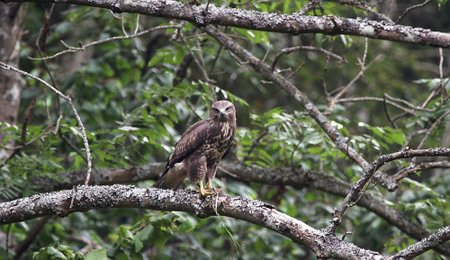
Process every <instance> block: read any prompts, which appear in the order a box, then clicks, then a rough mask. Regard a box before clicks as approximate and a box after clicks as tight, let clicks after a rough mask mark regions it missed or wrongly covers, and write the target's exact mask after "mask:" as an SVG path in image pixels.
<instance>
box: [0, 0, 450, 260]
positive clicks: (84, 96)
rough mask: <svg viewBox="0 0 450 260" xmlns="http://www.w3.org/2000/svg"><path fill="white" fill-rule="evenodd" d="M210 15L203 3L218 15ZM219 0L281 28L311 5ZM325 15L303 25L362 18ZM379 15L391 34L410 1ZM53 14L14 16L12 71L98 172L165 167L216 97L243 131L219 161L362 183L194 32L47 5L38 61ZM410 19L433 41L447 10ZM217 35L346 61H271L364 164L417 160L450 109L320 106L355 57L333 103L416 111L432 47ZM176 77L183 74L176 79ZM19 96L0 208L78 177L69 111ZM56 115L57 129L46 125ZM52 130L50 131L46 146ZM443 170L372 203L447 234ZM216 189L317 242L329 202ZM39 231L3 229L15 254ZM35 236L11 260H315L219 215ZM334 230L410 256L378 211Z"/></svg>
mask: <svg viewBox="0 0 450 260" xmlns="http://www.w3.org/2000/svg"><path fill="white" fill-rule="evenodd" d="M184 2H188V1H184ZM222 2H223V1H218V0H217V1H211V3H213V4H216V5H221V4H222ZM226 2H227V4H228V5H233V6H235V7H236V8H242V9H251V10H259V11H264V12H283V13H289V14H290V13H295V12H298V11H299V10H300V9H301V7H302V6H304V4H305V3H306V2H307V1H290V0H283V1H281V0H280V1H229V0H228V1H226ZM337 2H338V1H323V2H322V8H323V9H322V10H320V8H317V9H315V10H313V11H310V12H309V13H308V14H309V15H338V16H343V17H350V18H357V17H361V18H363V17H367V18H369V19H373V18H374V17H373V15H372V14H370V13H367V12H365V11H363V10H360V9H357V8H354V7H351V6H348V5H340V4H338V3H337ZM374 2H381V1H374ZM384 2H391V3H390V4H389V3H384ZM384 2H383V3H382V4H379V5H374V6H373V8H372V11H374V12H377V11H380V12H383V13H385V14H387V15H388V16H390V17H391V18H393V19H394V20H395V18H396V17H398V16H399V15H400V14H401V13H402V12H403V10H405V9H406V7H408V6H410V5H412V4H413V3H412V2H414V3H416V2H417V3H419V2H420V1H384ZM49 9H50V5H47V4H27V5H26V13H27V15H26V18H25V23H24V29H25V34H24V36H23V38H22V42H21V46H20V47H21V52H20V53H21V60H20V67H21V68H22V69H23V70H25V71H28V72H30V73H32V74H33V75H36V76H39V77H41V78H43V79H45V80H46V81H48V82H50V83H52V84H54V85H55V86H57V87H58V88H59V89H60V90H61V91H62V92H64V93H66V94H69V95H70V96H71V97H72V99H73V100H74V102H75V105H76V106H77V108H78V110H79V112H80V114H81V118H82V120H83V122H84V124H85V126H86V127H87V130H88V138H89V141H90V145H91V149H92V154H93V160H94V167H95V168H97V169H99V168H124V167H127V166H131V165H140V164H145V163H148V162H155V161H157V162H160V161H165V160H166V158H167V157H168V155H169V154H170V152H171V151H172V149H173V145H174V144H175V142H176V141H177V140H178V138H179V137H180V134H181V133H182V132H183V131H184V130H185V129H186V128H187V127H188V126H189V125H190V124H192V123H194V122H195V121H197V120H199V119H200V118H205V117H206V116H207V110H208V107H209V106H210V104H211V102H212V101H213V99H214V96H216V97H217V98H219V99H222V98H226V99H229V100H231V101H233V102H234V103H235V104H236V106H237V111H238V126H239V129H238V133H237V137H236V141H235V146H234V148H233V152H232V154H231V155H230V156H229V157H228V158H227V159H228V160H235V161H238V162H239V163H245V164H246V165H251V166H255V167H256V166H257V167H266V168H278V167H301V168H303V169H307V170H320V171H323V172H325V173H327V174H329V175H332V176H335V177H337V178H339V179H342V180H344V181H347V182H355V181H356V180H357V179H358V176H360V174H361V170H360V168H359V167H357V166H356V165H354V164H353V162H351V161H350V160H349V159H348V158H346V157H345V156H344V154H343V153H342V152H341V151H339V150H338V149H336V148H335V146H334V145H333V143H332V142H331V140H330V139H329V138H328V137H327V136H326V134H325V133H324V132H323V131H322V130H321V129H320V128H319V127H318V126H317V124H316V123H315V122H314V121H313V120H312V119H311V118H309V117H308V115H307V114H305V113H304V111H303V109H302V107H301V106H300V105H299V104H298V103H297V102H296V101H295V99H294V98H293V97H291V96H289V95H288V94H287V93H285V92H283V91H282V90H281V89H280V88H279V87H277V86H276V85H274V84H272V83H271V82H267V81H264V79H263V78H262V77H261V75H258V74H257V73H255V72H254V71H253V70H252V69H251V68H249V67H247V66H246V65H245V64H243V63H242V62H241V61H239V60H238V59H237V58H236V57H234V56H233V55H232V54H230V53H229V52H227V51H226V50H223V49H222V48H221V47H220V46H219V45H218V43H217V42H216V41H214V40H213V39H212V38H211V37H209V36H208V35H206V34H205V33H204V32H203V31H202V30H201V29H198V28H196V27H195V26H193V25H191V24H189V23H186V22H180V21H170V20H167V19H160V18H155V17H145V16H139V15H136V14H127V13H123V14H116V13H113V12H111V11H109V10H103V9H95V8H90V7H81V6H75V5H56V6H55V10H54V11H53V13H52V15H51V17H50V19H49V21H48V22H49V24H50V32H49V34H48V37H47V38H46V41H45V45H44V46H43V47H44V48H43V49H42V51H39V50H38V48H37V47H36V40H37V38H38V35H39V31H40V30H41V27H42V24H43V21H44V14H45V12H48V11H49ZM419 10H420V11H419ZM419 10H417V11H412V12H410V13H409V14H408V15H406V16H405V17H404V18H403V19H402V20H401V24H405V25H411V26H417V27H424V28H429V29H432V30H437V31H448V28H450V16H449V15H448V14H449V13H450V7H449V5H448V4H445V1H442V0H441V1H431V3H430V4H428V5H427V6H425V7H423V8H421V9H419ZM160 25H172V26H178V27H179V28H180V30H179V31H178V30H177V29H174V28H172V29H166V30H157V31H154V32H152V33H150V34H145V35H143V36H141V37H138V38H133V39H124V40H116V41H111V42H108V43H105V44H100V45H96V46H94V47H90V48H86V49H85V50H84V51H80V52H76V53H73V54H65V55H61V56H58V57H57V58H55V59H51V60H48V61H45V62H44V61H42V60H32V59H30V57H35V58H38V57H42V56H47V55H52V54H54V53H57V52H59V51H61V50H63V49H64V48H65V44H67V45H69V46H74V47H78V46H82V45H85V44H87V43H89V42H92V41H96V40H100V39H106V38H108V37H113V36H120V35H124V34H128V35H129V34H133V33H134V32H135V31H142V30H145V29H148V28H151V27H155V26H160ZM222 29H223V30H225V31H226V32H227V33H229V34H230V35H233V37H234V39H235V40H236V41H238V42H239V43H240V44H241V45H242V46H244V47H245V48H246V49H248V50H249V51H251V52H252V53H253V54H254V55H255V56H257V57H259V58H261V59H264V60H265V61H266V62H267V63H268V64H270V65H271V64H272V63H273V62H274V59H275V57H276V55H277V54H278V53H279V52H280V51H281V50H282V49H283V48H287V47H292V46H300V45H308V46H309V45H310V46H315V47H320V48H324V49H326V50H329V51H332V52H333V53H335V54H337V55H339V56H341V57H343V58H345V60H346V61H347V62H345V63H342V62H338V61H337V60H335V59H333V58H330V57H326V55H323V54H322V53H319V52H308V51H299V52H293V53H290V54H285V55H283V56H282V57H281V58H280V59H279V60H278V61H277V64H276V69H277V70H279V71H281V73H282V74H283V75H285V76H287V77H289V78H290V80H291V81H292V82H294V83H295V84H296V85H297V86H298V87H299V88H300V89H301V90H302V91H303V92H304V93H306V94H307V95H308V96H309V97H310V98H311V99H312V100H313V101H314V102H315V103H316V104H317V105H318V106H319V107H320V108H321V109H322V110H323V111H324V112H326V113H327V114H328V116H329V119H330V120H332V123H333V124H334V125H335V126H336V127H337V128H338V129H339V131H341V132H342V133H343V134H344V135H345V136H348V137H349V145H351V146H352V147H353V148H355V149H356V150H357V151H358V152H360V153H361V154H362V155H364V157H365V158H366V159H367V160H369V161H372V160H374V159H376V158H377V156H379V155H380V154H384V153H390V152H395V151H398V150H399V149H401V148H402V147H406V146H409V147H411V148H415V147H417V146H418V144H419V143H420V141H421V140H422V138H423V136H424V129H428V128H429V127H430V125H432V124H433V123H434V122H435V121H436V119H437V118H440V117H442V116H443V114H445V113H446V111H448V109H449V102H448V99H447V93H445V94H443V95H442V97H441V96H439V95H438V96H437V97H435V98H433V99H432V100H431V101H430V102H429V103H428V104H427V105H426V106H424V108H425V109H427V111H425V110H414V111H413V113H410V114H406V115H405V114H404V111H402V110H401V109H398V108H396V107H392V106H389V105H388V112H386V109H385V108H384V104H383V102H375V101H363V102H348V103H347V102H343V103H337V104H335V105H334V106H332V107H330V106H328V105H329V103H328V102H329V101H330V98H332V95H333V94H336V93H337V92H339V91H340V90H342V88H343V87H344V86H346V85H347V84H348V83H349V82H351V81H352V79H354V78H355V76H356V75H357V74H358V73H359V72H360V71H361V65H360V61H361V60H362V59H363V56H366V58H365V64H366V66H367V67H366V69H365V71H364V73H363V75H362V76H361V77H359V78H357V80H355V82H354V83H353V84H352V85H351V86H350V87H349V90H348V92H346V94H345V97H349V98H350V97H377V98H383V97H384V96H385V95H389V96H391V97H395V98H400V99H404V100H406V101H408V102H410V103H411V104H414V105H415V106H420V105H422V104H423V103H424V101H425V100H426V99H427V97H428V96H429V95H430V92H431V91H433V90H436V89H437V88H438V86H439V83H440V82H441V81H440V80H441V79H440V78H439V68H438V64H439V52H438V49H437V48H432V47H423V46H417V45H413V44H405V43H395V42H388V41H378V40H368V41H367V47H366V41H365V39H364V38H360V37H353V36H326V35H322V34H302V35H287V34H278V33H268V32H261V31H249V30H243V29H238V28H222ZM62 42H64V43H62ZM365 53H366V54H365ZM444 54H445V55H446V57H447V59H446V60H445V61H444V68H445V72H446V74H445V75H446V76H447V77H448V68H449V64H450V62H449V59H448V57H450V55H449V54H450V53H449V51H448V50H444ZM186 63H188V66H186V67H185V68H184V69H185V71H182V69H183V64H186ZM368 64H370V65H368ZM200 67H202V69H201V68H200ZM49 72H50V73H49ZM446 80H447V81H446V85H445V90H446V91H447V92H448V91H449V90H450V83H448V82H449V81H448V78H447V79H446ZM23 86H24V87H23V91H22V99H21V111H20V112H19V114H20V116H19V120H18V122H22V121H23V120H24V114H25V110H26V109H27V108H28V107H30V104H32V103H33V102H34V101H33V100H35V102H36V105H35V108H34V110H33V112H32V115H31V117H30V120H31V121H30V123H29V125H28V127H27V136H26V141H27V142H30V144H29V145H27V146H26V147H25V148H24V149H22V150H21V151H20V153H19V154H17V155H15V156H14V157H13V158H12V159H10V160H8V161H6V162H1V164H2V167H1V174H0V199H1V200H10V199H14V198H17V197H23V196H29V195H31V194H34V193H35V192H36V191H35V189H36V187H34V186H33V184H32V182H30V181H29V179H30V177H32V176H46V177H51V178H55V179H58V174H59V173H63V172H68V171H78V170H83V169H85V168H86V162H85V160H84V149H83V145H82V141H81V137H80V132H79V130H78V128H77V125H76V121H75V119H74V117H73V114H72V112H71V110H70V107H69V106H68V105H67V104H66V103H65V102H64V101H62V100H59V99H58V97H57V96H55V95H54V94H53V93H51V92H50V91H49V90H48V89H45V88H44V87H43V86H42V85H40V84H39V83H38V82H36V81H34V80H31V79H28V78H24V79H23ZM404 106H405V107H408V106H407V105H404ZM387 113H388V114H389V115H390V117H391V119H390V120H389V119H388V118H387V116H386V115H387ZM60 115H62V116H63V117H62V118H61V120H60V121H58V118H59V117H60ZM392 118H393V119H395V120H393V119H392ZM57 121H58V123H59V131H57V133H54V132H53V131H52V130H53V129H54V128H55V124H56V122H57ZM393 121H394V122H393ZM447 122H448V116H446V115H444V117H443V119H442V121H441V122H440V123H439V125H438V126H437V127H436V128H435V129H434V131H433V132H432V133H431V135H430V137H429V138H428V139H427V140H426V142H425V144H424V147H433V146H448V143H449V138H448V136H449V130H448V123H447ZM21 130H22V129H21V125H20V124H19V125H18V126H12V125H8V124H5V123H1V124H0V131H2V132H3V133H6V134H7V135H6V137H5V139H4V143H5V144H6V143H8V141H9V140H15V141H16V143H18V142H20V140H21V137H20V136H21ZM408 165H409V162H404V161H403V162H400V161H399V162H396V163H391V164H390V165H389V166H388V168H385V170H386V171H387V172H395V171H396V170H398V169H400V168H401V167H406V166H408ZM441 172H444V170H440V171H439V170H434V171H426V172H424V173H423V175H417V176H413V177H411V179H406V180H405V181H403V183H402V184H401V187H400V188H399V189H398V190H397V191H395V192H393V193H389V192H387V191H386V190H385V189H383V188H380V187H378V186H375V187H373V188H372V191H373V193H374V194H376V195H377V196H379V197H380V198H382V199H384V200H385V201H386V202H387V203H389V204H390V205H391V206H392V207H395V208H397V209H399V210H400V211H402V212H405V217H406V218H408V219H409V220H411V221H413V222H417V223H420V224H421V225H423V226H424V227H426V228H427V229H429V230H430V231H433V230H436V229H437V228H438V227H441V226H444V225H448V224H449V223H448V219H449V218H448V217H449V216H448V212H450V206H449V194H450V191H449V188H448V187H449V185H450V175H449V174H448V171H447V173H446V174H441ZM216 182H217V183H216V185H218V186H221V187H223V188H224V189H225V190H226V191H227V192H228V193H230V194H231V195H238V196H244V197H249V198H253V199H260V200H264V201H268V202H270V203H273V204H275V205H276V206H277V207H278V208H279V209H280V210H281V211H282V212H285V213H287V214H288V215H290V216H292V217H295V218H298V219H300V220H302V221H305V222H306V223H307V224H309V225H311V226H313V227H315V228H322V227H324V226H325V225H327V224H328V221H329V219H330V216H331V215H330V213H331V212H332V209H333V207H335V206H336V205H337V204H338V203H340V201H341V198H338V197H335V196H334V195H331V194H326V193H324V192H319V191H317V190H314V189H308V188H304V189H301V190H297V189H294V188H291V187H276V186H268V185H262V184H258V183H239V182H236V181H231V180H225V179H222V180H220V179H219V180H217V181H216ZM152 183H153V181H146V182H141V183H137V184H136V185H140V186H150V185H151V184H152ZM191 188H192V187H191ZM39 221H40V220H34V221H27V222H23V223H17V224H12V225H10V226H3V227H2V229H3V231H5V232H6V231H7V230H9V232H10V234H11V236H12V238H13V239H12V242H13V243H15V244H20V243H21V241H23V240H24V239H25V238H26V236H27V234H29V233H30V232H31V230H32V229H33V227H34V226H35V225H37V223H38V222H39ZM45 223H46V225H45V227H44V229H43V230H42V232H41V233H40V234H39V235H38V236H37V238H36V240H35V241H34V242H33V243H32V245H31V249H30V250H29V251H28V252H27V253H25V254H24V256H23V257H25V258H30V257H33V258H34V259H83V258H84V259H106V258H107V257H108V258H111V259H180V258H195V259H210V258H213V259H224V258H226V259H236V258H242V259H257V258H259V259H262V258H263V259H299V258H302V259H309V258H314V256H313V255H311V252H309V251H308V250H307V249H306V248H303V247H301V246H298V245H296V244H294V243H293V242H292V241H290V240H289V239H287V238H284V237H282V236H280V235H278V234H275V233H274V232H271V231H269V230H266V229H263V228H260V227H258V226H255V225H252V224H249V223H244V222H242V221H236V220H233V219H229V218H224V217H216V218H208V219H197V218H195V217H193V216H190V215H188V214H185V213H177V212H173V213H169V212H163V213H161V212H153V211H144V210H137V209H114V210H94V211H90V212H86V213H75V214H71V215H70V216H68V217H66V218H49V219H47V220H46V222H45ZM346 231H351V232H352V234H351V235H348V236H347V237H346V239H347V240H349V241H352V242H354V243H356V244H358V245H360V246H362V247H365V248H368V249H373V250H377V251H382V252H384V253H392V252H397V251H399V250H401V249H403V248H405V247H406V246H407V245H409V244H411V243H412V242H413V240H412V239H411V238H409V237H407V236H406V235H405V234H403V233H402V232H400V231H399V230H398V229H396V228H394V227H392V226H391V225H390V224H389V223H387V222H386V221H384V220H383V219H380V218H379V217H378V216H376V215H375V214H374V213H371V212H368V211H367V210H365V209H362V208H358V207H355V208H353V209H352V210H350V211H349V212H348V214H347V215H346V218H345V220H344V224H343V225H342V227H341V228H340V229H339V232H342V233H345V232H346ZM383 250H384V251H383ZM4 254H5V248H4V245H0V255H4ZM10 254H11V252H10ZM422 257H423V258H428V259H435V257H436V255H435V253H432V252H429V253H427V254H425V255H424V256H422Z"/></svg>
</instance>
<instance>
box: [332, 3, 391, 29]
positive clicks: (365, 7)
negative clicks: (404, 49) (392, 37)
mask: <svg viewBox="0 0 450 260" xmlns="http://www.w3.org/2000/svg"><path fill="white" fill-rule="evenodd" d="M331 1H332V2H337V3H339V4H341V5H350V6H354V7H356V8H358V9H361V10H364V11H366V12H368V13H369V14H371V15H373V16H375V17H376V19H378V20H383V21H387V22H390V23H393V22H392V20H391V18H389V16H387V15H385V14H382V13H378V12H374V11H372V7H371V6H369V5H368V4H367V3H366V1H356V0H331Z"/></svg>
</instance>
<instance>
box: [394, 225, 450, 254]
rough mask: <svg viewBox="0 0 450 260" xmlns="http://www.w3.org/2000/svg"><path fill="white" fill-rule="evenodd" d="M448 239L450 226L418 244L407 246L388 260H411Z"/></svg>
mask: <svg viewBox="0 0 450 260" xmlns="http://www.w3.org/2000/svg"><path fill="white" fill-rule="evenodd" d="M449 239H450V226H446V227H443V228H440V229H438V230H437V231H436V232H435V233H433V234H431V235H430V236H429V237H427V238H424V239H422V240H420V241H419V242H417V243H415V244H413V245H410V246H408V247H407V248H405V249H403V250H402V251H400V252H398V253H397V254H395V255H393V256H392V257H390V258H389V259H390V260H394V259H395V260H397V259H413V258H414V257H416V256H418V255H420V254H422V253H424V252H426V251H427V250H429V249H430V248H431V247H433V246H436V245H440V244H442V243H444V242H445V241H448V240H449Z"/></svg>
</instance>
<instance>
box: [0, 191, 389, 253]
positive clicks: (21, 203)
mask: <svg viewBox="0 0 450 260" xmlns="http://www.w3.org/2000/svg"><path fill="white" fill-rule="evenodd" d="M72 200H73V204H72V207H70V205H71V201H72ZM101 208H145V209H152V210H164V211H185V212H189V213H193V214H196V215H197V216H199V217H209V216H216V215H221V216H228V217H232V218H236V219H241V220H244V221H247V222H250V223H253V224H257V225H260V226H263V227H266V228H268V229H271V230H273V231H275V232H278V233H280V234H282V235H284V236H286V237H289V238H291V239H292V240H293V241H295V242H297V243H300V244H304V245H306V246H307V247H309V248H310V249H311V250H312V251H314V253H316V254H317V255H318V256H319V257H321V258H328V257H334V258H339V259H380V258H381V255H379V254H378V253H377V252H373V251H370V250H365V249H362V248H359V247H357V246H356V245H354V244H352V243H349V242H346V241H344V240H340V239H338V238H336V237H334V236H326V235H325V234H324V233H322V232H320V231H319V230H317V229H314V228H312V227H310V226H308V225H307V224H305V223H304V222H302V221H299V220H297V219H294V218H292V217H290V216H288V215H286V214H283V213H281V212H279V211H277V210H276V209H274V208H273V206H271V205H268V204H266V203H264V202H261V201H256V200H251V199H245V198H240V197H230V196H227V195H219V194H218V195H216V196H209V197H206V198H203V197H201V196H200V195H199V194H198V193H196V192H193V191H189V190H179V191H172V190H162V189H156V188H136V187H133V186H124V185H112V186H79V187H78V188H77V189H76V190H75V191H74V190H64V191H59V192H52V193H46V194H39V195H34V196H32V197H29V198H23V199H18V200H15V201H10V202H4V203H0V223H1V224H8V223H15V222H19V221H25V220H28V219H32V218H37V217H40V216H52V215H57V216H60V217H64V216H66V215H68V214H70V213H72V212H78V211H87V210H91V209H101Z"/></svg>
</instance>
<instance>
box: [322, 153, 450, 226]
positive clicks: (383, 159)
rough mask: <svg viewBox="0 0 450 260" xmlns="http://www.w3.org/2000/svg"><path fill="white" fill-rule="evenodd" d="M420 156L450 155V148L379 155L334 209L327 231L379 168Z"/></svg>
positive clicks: (356, 198) (335, 224)
mask: <svg viewBox="0 0 450 260" xmlns="http://www.w3.org/2000/svg"><path fill="white" fill-rule="evenodd" d="M418 156H421V157H422V156H450V148H447V147H437V148H431V149H417V150H409V149H405V150H402V151H399V152H395V153H391V154H386V155H382V156H380V157H378V159H377V160H375V161H374V162H373V163H372V164H371V165H370V167H369V168H368V169H366V170H365V171H364V175H363V176H362V177H361V178H360V179H359V180H358V181H357V182H356V184H354V185H353V186H352V188H351V190H350V192H349V193H348V194H347V196H346V197H345V199H344V201H343V202H342V204H341V205H340V206H339V207H338V208H335V209H334V212H333V220H332V222H331V224H330V225H329V226H328V227H327V228H326V232H327V233H328V232H329V233H334V232H335V231H336V228H337V226H338V225H339V224H340V223H341V221H342V216H343V213H344V212H345V211H346V210H347V209H348V208H349V207H350V206H351V205H353V204H354V203H355V202H356V201H357V200H358V198H359V194H360V192H361V191H362V190H363V187H364V186H365V185H366V184H367V183H368V182H369V181H370V179H371V178H372V176H373V175H374V173H375V172H376V171H377V170H378V169H380V168H381V167H382V166H383V165H385V164H386V163H388V162H391V161H394V160H398V159H405V158H413V157H418Z"/></svg>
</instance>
